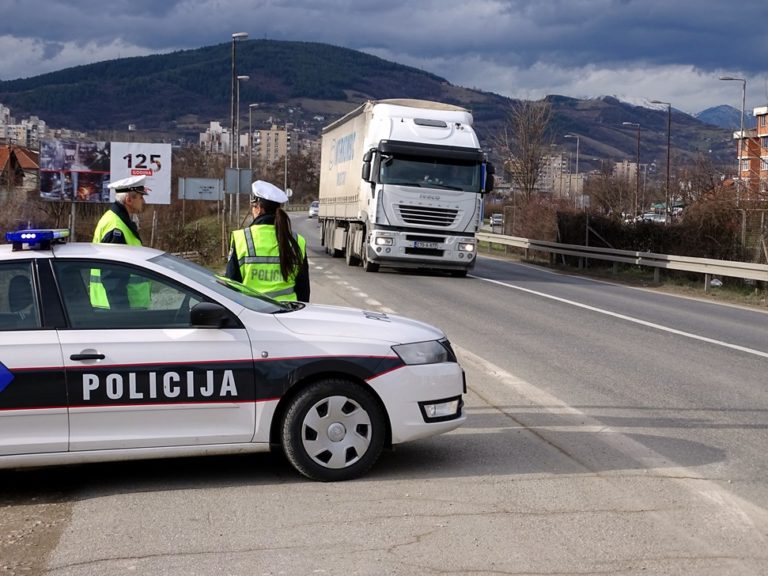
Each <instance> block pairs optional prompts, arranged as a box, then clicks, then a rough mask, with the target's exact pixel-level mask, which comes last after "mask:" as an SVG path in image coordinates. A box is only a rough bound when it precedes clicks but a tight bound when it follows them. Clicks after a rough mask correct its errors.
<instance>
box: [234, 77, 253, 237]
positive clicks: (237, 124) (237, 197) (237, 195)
mask: <svg viewBox="0 0 768 576" xmlns="http://www.w3.org/2000/svg"><path fill="white" fill-rule="evenodd" d="M249 78H250V76H238V77H237V102H236V104H235V110H236V116H235V133H236V134H235V144H236V145H237V152H236V153H235V167H236V168H237V190H236V191H235V214H237V216H236V217H235V223H237V221H238V220H239V219H240V82H247V81H248V80H249Z"/></svg>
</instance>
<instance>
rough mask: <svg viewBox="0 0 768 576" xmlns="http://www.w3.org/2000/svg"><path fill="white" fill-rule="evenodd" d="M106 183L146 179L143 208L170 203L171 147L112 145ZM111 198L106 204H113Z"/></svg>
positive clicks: (141, 144)
mask: <svg viewBox="0 0 768 576" xmlns="http://www.w3.org/2000/svg"><path fill="white" fill-rule="evenodd" d="M110 172H111V174H110V177H111V178H110V179H111V180H121V179H123V178H128V176H146V177H147V180H146V182H145V184H144V187H145V189H147V191H148V194H147V196H146V198H145V201H146V203H147V204H170V203H171V145H170V144H147V143H141V142H112V153H111V162H110ZM114 199H115V198H114V194H112V196H111V197H110V200H114Z"/></svg>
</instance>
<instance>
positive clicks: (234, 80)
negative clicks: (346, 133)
mask: <svg viewBox="0 0 768 576" xmlns="http://www.w3.org/2000/svg"><path fill="white" fill-rule="evenodd" d="M246 38H248V32H235V33H234V34H232V85H231V89H232V98H231V107H230V112H229V129H230V140H231V139H232V138H233V137H234V134H235V92H236V91H237V86H236V84H237V58H236V56H237V54H236V48H235V46H236V45H237V41H238V40H245V39H246ZM234 149H235V147H234V145H233V142H231V141H230V145H229V167H230V168H234V165H235V162H234V154H233V153H234Z"/></svg>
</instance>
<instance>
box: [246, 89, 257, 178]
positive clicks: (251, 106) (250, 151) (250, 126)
mask: <svg viewBox="0 0 768 576" xmlns="http://www.w3.org/2000/svg"><path fill="white" fill-rule="evenodd" d="M258 107H259V105H258V104H248V169H249V170H251V171H253V119H252V115H251V112H253V109H254V108H258ZM251 176H253V175H251Z"/></svg>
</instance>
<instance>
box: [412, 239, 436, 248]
mask: <svg viewBox="0 0 768 576" xmlns="http://www.w3.org/2000/svg"><path fill="white" fill-rule="evenodd" d="M413 247H414V248H437V242H423V241H422V240H414V242H413Z"/></svg>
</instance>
